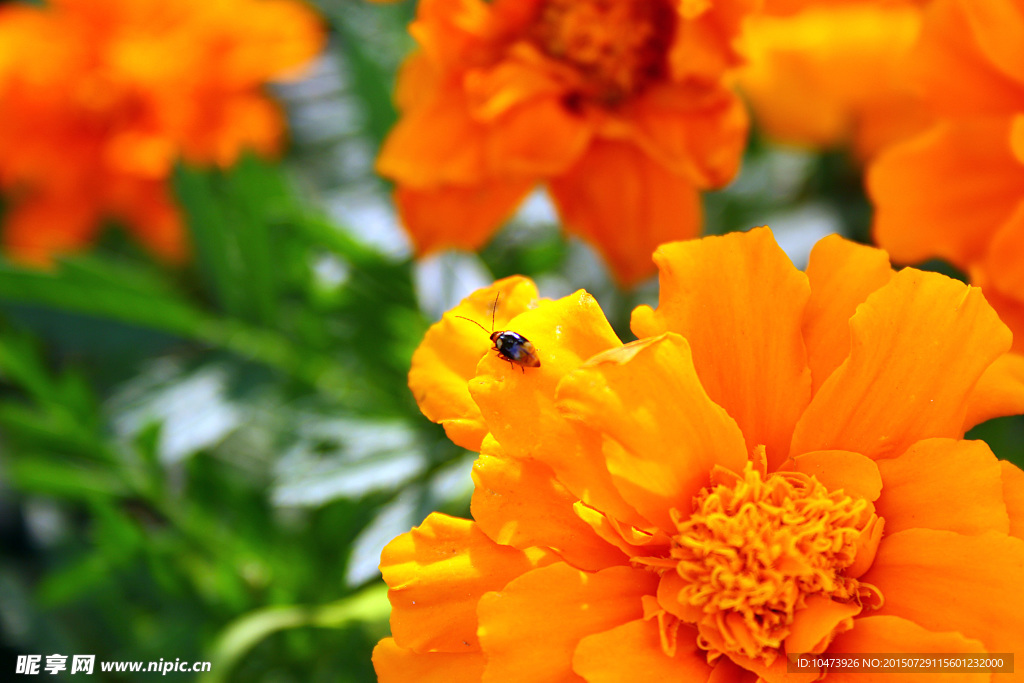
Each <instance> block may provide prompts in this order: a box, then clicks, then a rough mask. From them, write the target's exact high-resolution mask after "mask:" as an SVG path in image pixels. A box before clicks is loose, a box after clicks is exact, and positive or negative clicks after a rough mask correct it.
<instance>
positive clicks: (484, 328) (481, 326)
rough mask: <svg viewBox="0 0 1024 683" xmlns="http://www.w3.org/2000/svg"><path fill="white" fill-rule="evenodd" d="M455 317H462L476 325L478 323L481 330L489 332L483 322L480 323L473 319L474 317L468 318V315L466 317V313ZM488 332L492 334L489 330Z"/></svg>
mask: <svg viewBox="0 0 1024 683" xmlns="http://www.w3.org/2000/svg"><path fill="white" fill-rule="evenodd" d="M455 317H456V318H462V319H463V320H468V321H469V322H471V323H473V324H474V325H476V326H477V327H479V328H480V329H481V330H483V331H484V332H487V328H486V327H484V326H483V325H481V324H480V323H478V322H477V321H475V320H473V319H472V318H467V317H466V316H464V315H457V316H455ZM487 334H490V332H487Z"/></svg>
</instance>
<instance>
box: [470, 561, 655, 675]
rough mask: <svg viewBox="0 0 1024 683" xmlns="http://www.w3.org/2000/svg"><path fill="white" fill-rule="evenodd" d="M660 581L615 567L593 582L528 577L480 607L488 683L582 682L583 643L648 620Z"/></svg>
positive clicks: (572, 572)
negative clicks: (578, 670) (644, 601)
mask: <svg viewBox="0 0 1024 683" xmlns="http://www.w3.org/2000/svg"><path fill="white" fill-rule="evenodd" d="M656 588H657V577H656V576H655V575H654V574H653V573H651V572H648V571H645V570H643V569H632V568H630V567H611V568H609V569H604V570H602V571H600V572H597V573H594V574H591V573H587V572H582V571H579V570H578V569H574V568H573V567H570V566H569V565H567V564H562V563H558V564H553V565H551V566H549V567H543V568H541V569H537V570H534V571H532V572H529V573H528V574H524V575H523V576H521V577H519V578H518V579H516V580H514V581H512V582H511V583H509V584H508V585H507V586H505V588H504V589H503V590H501V591H499V592H494V593H488V594H487V595H485V596H484V597H483V598H482V599H481V600H480V607H479V616H480V631H479V633H480V644H481V646H482V648H483V651H484V653H485V654H486V655H487V668H486V669H485V671H484V678H483V680H484V683H499V682H500V683H505V682H506V681H530V682H531V683H568V682H569V681H582V679H581V678H580V677H579V676H577V675H576V674H574V673H573V672H572V658H573V653H574V651H575V650H576V646H577V645H578V644H579V642H580V640H581V639H583V638H585V637H586V636H589V635H591V634H594V633H601V632H603V631H607V630H608V629H611V628H614V627H616V626H619V625H621V624H625V623H627V622H630V621H633V620H635V619H639V618H641V617H642V616H643V608H642V606H641V600H640V599H641V597H642V596H644V595H652V594H653V593H654V591H655V589H656Z"/></svg>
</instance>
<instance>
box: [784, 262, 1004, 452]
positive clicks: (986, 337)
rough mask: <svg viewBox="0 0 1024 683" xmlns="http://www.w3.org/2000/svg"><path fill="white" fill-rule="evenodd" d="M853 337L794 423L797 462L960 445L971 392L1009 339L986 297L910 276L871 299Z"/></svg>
mask: <svg viewBox="0 0 1024 683" xmlns="http://www.w3.org/2000/svg"><path fill="white" fill-rule="evenodd" d="M850 331H851V338H852V339H851V348H850V356H849V357H848V358H847V359H846V360H845V361H843V364H842V365H840V366H839V368H838V369H837V370H836V371H835V372H833V373H832V375H831V376H830V377H829V378H828V379H827V380H825V383H824V384H823V385H822V387H821V389H820V390H819V391H818V393H817V394H815V396H814V398H813V399H812V400H811V403H810V405H809V406H808V407H807V410H806V411H805V412H804V414H803V416H802V417H801V418H800V421H799V422H798V423H797V425H796V429H795V430H794V433H793V452H794V453H803V452H806V451H811V450H830V449H840V450H848V451H855V452H857V453H863V454H864V455H867V456H868V457H871V458H878V457H887V456H889V455H892V454H895V453H899V452H901V451H904V450H906V449H907V448H909V447H910V446H911V444H913V443H914V442H916V441H919V440H921V439H925V438H929V437H953V438H959V437H961V436H963V433H962V425H963V422H964V418H965V417H966V412H967V402H968V398H969V396H970V395H971V392H972V391H973V389H974V386H975V383H976V382H977V381H978V378H979V377H981V375H982V373H984V372H985V370H986V369H988V367H989V366H990V365H991V364H992V362H993V361H995V359H996V358H998V357H999V356H1001V355H1002V354H1003V353H1005V352H1006V351H1007V350H1008V349H1009V346H1010V339H1011V336H1010V332H1009V330H1007V329H1006V326H1005V325H1003V324H1002V323H1001V322H1000V321H999V318H998V316H996V314H995V311H993V310H992V308H991V307H990V306H989V305H988V304H987V303H986V302H985V299H984V297H983V296H982V295H981V290H980V289H978V288H976V287H968V286H967V285H964V284H963V283H961V282H958V281H956V280H953V279H950V278H948V277H945V276H943V275H939V274H937V273H926V272H922V271H919V270H914V269H913V268H907V269H905V270H902V271H900V272H899V273H898V274H897V275H896V276H895V277H894V278H893V279H892V281H891V282H890V283H889V284H887V285H885V286H884V287H882V288H881V289H879V290H877V291H876V292H874V293H873V294H872V295H871V296H869V297H868V299H867V301H865V302H864V303H863V304H861V305H860V307H859V308H858V309H857V313H856V314H855V315H854V316H853V317H852V318H850Z"/></svg>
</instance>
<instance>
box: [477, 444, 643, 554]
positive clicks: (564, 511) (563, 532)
mask: <svg viewBox="0 0 1024 683" xmlns="http://www.w3.org/2000/svg"><path fill="white" fill-rule="evenodd" d="M473 481H474V482H475V484H476V488H475V490H474V491H473V502H472V511H473V519H475V520H476V522H477V524H478V525H479V526H480V528H481V529H482V530H483V531H484V533H486V534H487V535H488V536H490V537H491V538H492V539H494V540H495V541H496V542H498V543H501V544H502V545H510V546H512V547H514V548H520V549H525V548H530V547H534V546H544V547H548V548H551V549H552V550H554V551H555V552H556V553H558V554H559V555H560V556H561V557H562V559H564V560H565V561H566V562H568V563H569V564H571V565H572V566H574V567H577V568H578V569H585V570H588V571H596V570H598V569H604V568H605V567H610V566H613V565H617V564H624V563H625V562H626V560H627V558H626V555H625V554H624V553H623V552H622V551H620V550H619V549H617V548H616V547H614V546H612V545H610V544H609V543H607V542H605V541H604V540H602V539H601V538H600V537H599V536H598V535H597V534H595V533H594V530H593V529H592V528H591V527H590V525H588V524H587V523H585V522H584V521H583V520H581V519H580V518H579V517H578V516H577V515H576V514H575V513H574V512H573V504H574V503H576V501H577V500H578V499H577V498H576V496H574V495H572V494H571V493H569V491H568V490H567V489H566V488H565V487H564V486H562V484H560V483H559V482H558V480H557V479H555V476H554V472H552V471H551V468H549V467H548V466H547V465H545V464H544V463H542V462H538V461H537V460H530V459H522V458H509V457H504V456H501V457H499V456H493V455H486V454H485V455H481V456H480V457H479V458H478V459H477V461H476V463H474V465H473Z"/></svg>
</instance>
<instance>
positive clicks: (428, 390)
mask: <svg viewBox="0 0 1024 683" xmlns="http://www.w3.org/2000/svg"><path fill="white" fill-rule="evenodd" d="M537 298H538V294H537V286H536V285H534V284H533V282H532V281H530V280H528V279H527V278H524V277H520V276H514V277H509V278H505V279H503V280H498V281H497V282H495V283H494V284H493V285H491V286H490V287H486V288H484V289H480V290H477V291H476V292H474V293H473V294H471V295H469V296H468V297H466V298H465V299H463V300H462V301H461V302H460V303H459V305H458V306H456V307H455V308H453V309H452V310H450V311H448V312H447V313H445V314H444V315H443V316H442V317H441V320H439V321H438V322H436V323H434V324H433V325H431V326H430V329H428V330H427V333H426V335H425V336H424V337H423V341H422V342H421V343H420V345H419V347H418V348H417V349H416V351H415V353H413V355H412V366H411V367H410V369H409V389H410V390H412V394H413V397H415V399H416V403H417V404H418V405H419V407H420V410H421V411H423V414H424V415H425V416H426V417H427V419H429V420H430V421H431V422H437V423H438V424H441V425H443V426H444V429H445V432H446V433H447V434H448V438H450V439H451V440H452V441H454V442H455V443H456V444H458V445H459V446H462V447H463V448H468V449H469V450H471V451H478V450H480V443H481V442H482V441H483V438H484V435H485V434H487V426H486V425H485V424H484V420H483V416H482V415H481V414H480V409H479V408H477V405H476V403H474V402H473V399H472V398H471V397H470V395H469V386H468V382H469V380H470V379H471V378H472V377H473V376H474V375H476V366H477V364H478V363H479V362H480V359H481V358H482V357H483V356H484V355H485V354H486V353H487V352H488V349H489V348H490V346H491V342H490V340H489V339H488V333H487V331H486V330H488V329H490V327H491V324H492V320H493V324H494V326H495V329H497V330H500V329H503V328H504V327H505V325H507V324H508V321H509V320H511V319H512V318H513V317H515V316H517V315H519V314H520V313H522V312H523V311H526V310H528V309H530V308H532V307H533V306H535V305H536V304H537ZM495 301H497V308H495ZM492 313H493V316H492ZM459 316H463V317H465V318H469V320H474V321H476V322H477V323H479V324H480V325H482V326H483V327H484V328H485V329H484V330H481V329H480V328H478V327H477V326H476V325H474V324H473V323H472V322H469V321H467V320H462V319H461V318H459Z"/></svg>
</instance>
